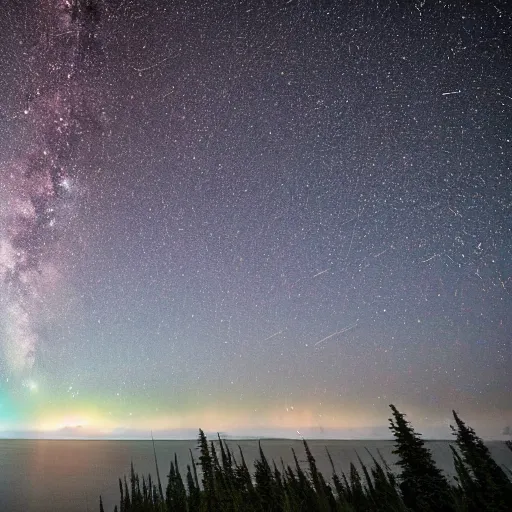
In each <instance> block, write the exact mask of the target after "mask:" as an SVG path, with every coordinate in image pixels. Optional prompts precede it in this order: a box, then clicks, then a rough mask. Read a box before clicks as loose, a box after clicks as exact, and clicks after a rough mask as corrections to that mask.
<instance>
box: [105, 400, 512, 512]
mask: <svg viewBox="0 0 512 512" xmlns="http://www.w3.org/2000/svg"><path fill="white" fill-rule="evenodd" d="M390 407H391V410H392V418H391V419H390V427H389V428H390V430H391V431H392V433H393V435H394V437H395V450H394V452H393V453H394V454H395V455H397V458H398V461H397V466H398V468H399V471H398V472H393V471H392V470H391V468H390V467H389V466H388V464H387V463H386V461H385V460H384V459H383V458H382V457H381V456H380V454H378V455H377V457H375V456H373V455H371V454H370V455H371V458H372V461H373V465H372V466H371V467H367V466H366V465H365V464H364V463H363V462H362V461H361V459H359V467H356V466H355V465H354V464H351V465H350V471H349V473H348V474H345V473H341V474H338V473H337V472H336V470H335V467H334V463H333V460H332V458H331V456H330V454H329V452H327V454H328V457H329V460H330V462H331V465H332V470H333V474H332V476H331V479H330V480H329V481H328V480H326V479H325V477H324V476H323V475H322V474H321V473H320V471H318V469H317V466H316V462H315V458H314V457H313V455H312V454H311V451H310V449H309V446H308V443H307V442H306V440H304V441H303V442H304V450H305V454H306V459H307V466H308V469H306V470H305V469H303V468H302V467H301V466H300V465H299V461H298V459H297V455H296V454H295V452H294V451H293V449H292V451H293V457H294V460H295V464H294V465H293V467H291V466H289V465H288V466H285V465H284V463H283V462H282V461H279V462H278V463H276V462H275V461H269V460H268V459H267V458H266V457H265V454H264V453H263V450H262V448H261V445H260V449H259V459H258V460H256V461H255V463H254V467H255V471H254V474H252V475H251V473H250V472H249V469H248V467H247V464H246V462H245V459H244V455H243V453H242V450H241V449H240V448H239V449H238V452H237V453H234V452H232V451H231V449H230V448H229V447H228V446H227V444H226V443H225V442H223V441H222V440H221V439H220V436H219V442H218V445H217V448H216V447H215V444H214V443H213V442H210V443H208V441H207V439H206V436H205V435H204V433H203V431H202V430H200V431H199V439H198V442H199V446H198V455H197V459H198V460H197V461H196V459H195V458H194V455H193V453H192V452H190V464H189V465H188V466H187V473H186V475H184V476H182V475H181V473H180V471H179V468H178V461H177V458H176V456H175V458H174V461H173V462H171V465H170V471H169V474H168V475H167V482H166V486H165V488H164V487H163V484H162V480H161V478H160V474H159V470H158V464H156V480H155V479H153V478H152V477H151V475H149V476H148V477H147V478H146V477H144V476H143V477H142V478H140V477H139V475H138V474H137V473H135V471H134V469H133V465H132V468H131V475H130V478H129V479H127V478H126V477H125V478H124V480H121V479H119V490H120V493H121V499H120V503H119V506H116V507H115V509H114V510H115V511H116V512H156V511H158V512H171V511H172V512H188V511H200V512H217V511H218V512H224V511H226V512H238V511H240V512H241V511H244V512H245V511H247V512H292V511H294V512H295V511H297V512H298V511H303V512H330V511H333V512H356V511H363V512H391V511H404V512H405V511H420V512H452V511H453V512H483V511H492V512H494V511H496V512H498V511H499V512H511V511H512V481H511V478H512V472H511V471H510V469H508V468H502V467H500V466H499V465H498V464H497V463H496V462H495V461H494V459H493V458H492V457H491V454H490V452H489V450H488V449H487V447H486V446H485V445H484V443H483V442H482V440H481V439H480V438H479V437H478V436H477V435H476V434H475V431H474V430H473V429H472V428H471V427H468V426H467V425H466V424H465V423H464V422H463V421H462V420H461V419H460V418H459V416H458V415H457V414H456V413H455V412H453V416H454V419H455V425H454V426H452V430H453V434H454V435H455V446H450V448H451V450H452V454H453V459H454V463H455V469H456V477H455V482H452V481H450V480H448V479H447V478H446V476H445V475H444V474H443V473H442V471H441V470H440V469H439V468H437V467H436V465H435V463H434V460H433V458H432V454H431V452H430V450H429V449H428V448H426V447H425V444H424V441H423V440H422V439H421V437H420V435H419V434H417V433H416V432H415V431H414V429H413V427H412V426H411V424H410V423H409V422H408V421H407V420H406V419H405V416H404V415H403V414H402V413H400V412H399V411H398V410H397V409H396V408H395V407H394V406H393V405H391V406H390ZM506 443H507V446H508V447H509V448H510V450H512V442H511V441H507V442H506ZM155 463H156V454H155ZM198 468H199V473H200V475H198ZM100 512H104V507H103V503H102V501H101V498H100Z"/></svg>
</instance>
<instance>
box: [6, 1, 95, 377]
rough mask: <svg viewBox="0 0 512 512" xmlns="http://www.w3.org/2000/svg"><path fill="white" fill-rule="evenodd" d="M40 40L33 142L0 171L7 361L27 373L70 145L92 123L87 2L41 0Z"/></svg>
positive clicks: (69, 177)
mask: <svg viewBox="0 0 512 512" xmlns="http://www.w3.org/2000/svg"><path fill="white" fill-rule="evenodd" d="M38 14H39V16H40V17H41V20H40V24H39V27H40V28H41V34H40V40H39V42H38V44H37V45H36V46H35V47H34V48H33V49H32V51H31V53H30V55H28V59H27V60H28V66H29V69H30V80H29V81H28V83H29V84H30V85H29V90H27V91H26V92H25V95H26V104H25V108H24V110H23V115H24V116H25V117H26V122H27V123H29V124H30V130H31V133H32V134H33V135H32V147H31V148H30V150H29V151H28V152H27V154H25V155H21V157H20V159H19V161H18V162H16V164H12V166H10V168H8V169H4V170H3V173H4V180H3V182H2V188H1V190H0V196H1V203H0V204H1V209H0V226H1V232H0V236H1V238H0V279H1V283H2V287H1V290H2V292H1V295H0V300H1V304H2V322H3V329H4V336H3V339H4V349H5V353H6V358H7V361H8V365H9V367H10V369H11V370H13V371H15V372H26V371H27V370H30V369H31V368H32V366H33V364H34V361H35V358H36V353H37V341H38V332H37V321H38V316H39V312H40V310H41V306H42V303H43V302H44V300H45V296H46V294H47V293H48V292H50V291H55V287H56V286H58V278H59V262H58V261H56V258H55V257H54V252H55V245H56V243H58V239H59V233H60V232H61V231H62V227H61V225H62V224H63V223H65V222H66V220H67V218H68V217H69V209H70V207H71V206H72V199H73V195H74V191H73V189H74V188H75V186H76V184H75V180H76V172H74V165H73V155H74V147H75V146H76V144H77V141H78V139H79V138H80V137H82V136H83V135H84V133H85V132H87V131H91V130H93V129H94V128H95V127H96V125H97V124H98V122H97V113H96V112H95V107H94V102H93V101H91V91H90V90H88V89H87V88H85V87H84V76H86V75H87V73H88V72H89V69H88V68H89V61H90V59H91V56H93V55H94V54H95V53H97V50H98V48H99V44H98V41H97V34H96V28H97V26H98V24H99V22H100V7H99V5H97V4H96V2H95V1H94V0H74V1H73V0H71V1H67V0H44V1H42V2H41V5H40V10H39V11H38Z"/></svg>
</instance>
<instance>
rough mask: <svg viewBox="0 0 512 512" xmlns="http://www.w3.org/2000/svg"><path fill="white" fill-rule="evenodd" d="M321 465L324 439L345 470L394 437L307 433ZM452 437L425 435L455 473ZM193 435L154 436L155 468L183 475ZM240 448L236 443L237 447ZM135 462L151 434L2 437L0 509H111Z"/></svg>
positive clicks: (147, 459) (498, 450)
mask: <svg viewBox="0 0 512 512" xmlns="http://www.w3.org/2000/svg"><path fill="white" fill-rule="evenodd" d="M308 443H309V445H310V448H311V451H312V452H313V455H314V456H315V457H316V460H317V464H318V467H319V469H320V470H321V471H322V472H323V473H324V475H325V476H330V475H331V474H332V471H331V468H330V465H329V462H328V459H327V456H326V452H325V447H327V448H328V449H329V451H330V453H331V455H332V457H333V459H334V463H335V466H336V469H337V470H339V471H342V470H343V471H347V470H348V466H349V464H350V462H351V461H354V462H356V461H357V454H359V455H360V457H361V459H362V460H363V461H364V462H365V463H370V458H369V455H368V453H367V452H366V450H365V448H368V449H369V450H370V451H371V452H372V453H374V454H375V456H377V449H378V450H379V451H380V452H381V453H382V455H383V456H384V457H385V458H386V460H387V461H388V462H389V463H390V464H392V463H393V462H394V461H395V457H394V456H393V455H392V454H391V450H392V449H393V441H328V440H318V441H308ZM449 443H450V442H449V441H429V442H427V445H428V446H429V448H430V449H431V450H432V452H433V454H434V457H435V459H436V461H437V463H438V465H439V467H441V468H442V469H443V470H444V471H445V472H446V473H448V474H452V475H453V464H452V459H451V453H450V449H449ZM228 444H229V445H230V446H231V447H232V448H234V449H236V446H237V445H240V446H241V448H242V450H243V452H244V457H245V459H246V461H247V463H248V464H249V463H251V464H252V461H254V459H255V458H256V457H257V453H258V442H257V441H255V440H228ZM196 445H197V443H196V441H155V446H156V451H157V457H158V463H159V466H160V474H161V475H162V478H163V477H164V475H166V474H167V473H168V468H169V463H170V461H171V458H173V457H174V453H175V452H176V454H177V456H178V461H179V464H180V467H181V469H182V471H183V476H184V475H185V472H186V465H187V464H188V463H190V454H189V449H192V451H193V452H194V456H195V457H196V460H197V459H198V456H197V455H196V454H197V451H196V450H195V448H196ZM488 446H489V448H490V449H491V452H492V454H493V456H494V457H495V459H496V461H497V462H498V463H500V464H504V465H506V466H508V467H509V468H512V452H511V451H510V450H509V449H508V448H507V447H506V446H505V444H504V443H502V442H499V441H493V442H489V443H488ZM262 447H263V449H264V452H265V455H266V456H267V458H268V459H275V460H276V462H278V463H279V461H280V459H281V457H282V458H283V460H284V462H285V464H286V463H292V462H293V457H292V453H291V450H290V448H291V447H293V448H294V449H295V451H296V453H297V455H298V457H299V460H300V461H301V462H303V461H304V459H305V456H304V450H303V447H302V442H301V441H292V440H277V439H271V440H262ZM236 453H238V451H236ZM131 461H133V463H134V465H135V470H136V471H138V472H139V474H140V473H144V474H147V473H149V472H151V473H152V475H155V466H154V458H153V449H152V445H151V441H45V440H0V511H2V512H4V511H5V512H48V511H50V510H51V511H52V512H79V511H80V512H86V511H88V510H89V511H98V510H99V496H100V494H101V495H102V497H103V502H104V504H105V510H106V511H110V512H111V511H112V510H113V509H114V505H115V504H117V503H118V500H119V487H118V478H119V477H120V476H122V475H123V474H128V473H129V471H130V462H131Z"/></svg>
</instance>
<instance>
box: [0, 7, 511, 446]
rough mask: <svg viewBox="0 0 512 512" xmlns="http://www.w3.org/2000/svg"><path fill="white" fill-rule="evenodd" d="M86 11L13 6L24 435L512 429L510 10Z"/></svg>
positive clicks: (15, 384) (14, 211)
mask: <svg viewBox="0 0 512 512" xmlns="http://www.w3.org/2000/svg"><path fill="white" fill-rule="evenodd" d="M71 3H72V2H66V0H26V1H24V2H22V3H20V2H19V1H16V0H0V5H1V11H0V323H1V331H0V341H1V342H2V343H1V349H2V350H1V352H0V432H2V433H3V435H9V436H13V435H39V436H46V435H47V436H57V437H59V436H63V437H65V436H107V437H137V436H145V437H148V436H149V435H150V431H151V430H152V431H153V432H154V435H155V437H183V436H185V437H190V434H191V435H192V436H193V435H195V432H196V429H197V428H198V427H202V428H203V429H204V430H206V431H213V432H217V431H220V432H224V433H227V434H232V435H273V436H291V437H294V436H295V437H297V436H300V435H306V436H311V437H382V436H389V432H388V430H387V418H388V416H389V409H388V404H389V403H394V404H395V405H397V407H399V409H401V410H403V411H404V412H406V413H407V414H408V418H409V419H410V420H411V421H412V422H413V424H414V425H415V426H416V427H417V428H418V430H419V431H420V432H423V433H424V434H426V435H432V436H441V437H449V436H450V431H449V426H448V425H449V423H450V415H451V410H452V409H456V410H457V411H459V413H460V414H461V416H462V418H463V419H465V420H467V421H468V422H469V423H470V424H471V425H472V426H474V427H475V428H476V429H477V433H480V434H481V435H484V436H493V437H499V436H500V435H501V433H502V431H503V429H504V427H505V426H507V425H510V424H512V399H511V396H512V395H511V392H512V377H511V374H512V372H511V368H512V345H511V341H512V232H511V231H512V170H511V162H512V159H511V156H512V151H511V150H512V143H511V139H512V111H511V108H512V71H511V69H512V52H511V51H510V48H512V36H511V34H512V18H511V14H510V5H507V4H508V2H507V1H506V0H503V1H499V0H491V1H488V2H479V1H475V2H459V1H453V2H446V1H433V0H422V1H419V0H409V1H402V0H396V1H395V0H393V1H391V0H389V1H388V0H382V1H379V2H376V1H375V2H374V1H368V2H364V1H362V0H358V1H355V0H352V1H350V0H349V1H343V2H341V1H339V2H335V1H330V0H288V1H284V0H275V1H272V2H271V1H262V0H248V1H234V0H231V1H224V0H219V1H215V2H213V1H212V2H210V1H205V0H202V1H201V0H189V1H179V2H178V1H171V0H152V1H151V2H150V1H144V0H109V1H107V0H104V1H98V2H97V3H96V2H94V1H92V0H81V2H80V3H78V4H75V5H71ZM21 4H22V6H21V7H20V5H21Z"/></svg>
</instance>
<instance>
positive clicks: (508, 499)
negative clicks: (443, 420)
mask: <svg viewBox="0 0 512 512" xmlns="http://www.w3.org/2000/svg"><path fill="white" fill-rule="evenodd" d="M453 417H454V419H455V423H456V426H455V427H454V426H452V427H451V428H452V431H453V434H454V435H455V436H456V444H457V448H458V449H459V451H460V453H461V456H460V458H458V459H457V458H456V457H455V464H456V468H457V469H458V474H459V479H460V481H461V482H462V483H464V485H465V490H466V491H467V492H468V494H469V495H470V496H469V497H470V500H471V507H472V508H474V509H475V510H476V509H479V508H480V509H481V510H492V511H500V512H501V511H503V512H505V511H510V510H512V483H511V482H510V480H509V478H508V477H507V475H506V473H505V472H504V471H503V470H502V469H501V468H500V466H499V465H498V464H497V463H496V462H495V460H494V459H493V458H492V456H491V453H490V451H489V449H488V448H487V446H485V444H484V442H483V441H482V439H481V438H480V437H478V436H477V435H476V433H475V431H474V430H473V429H472V428H471V427H469V426H467V425H466V424H465V423H464V422H463V421H462V420H461V419H460V418H459V416H458V415H457V413H456V412H455V411H453ZM452 452H454V450H452ZM457 466H458V467H457ZM463 488H464V487H463ZM482 507H485V508H482Z"/></svg>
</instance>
